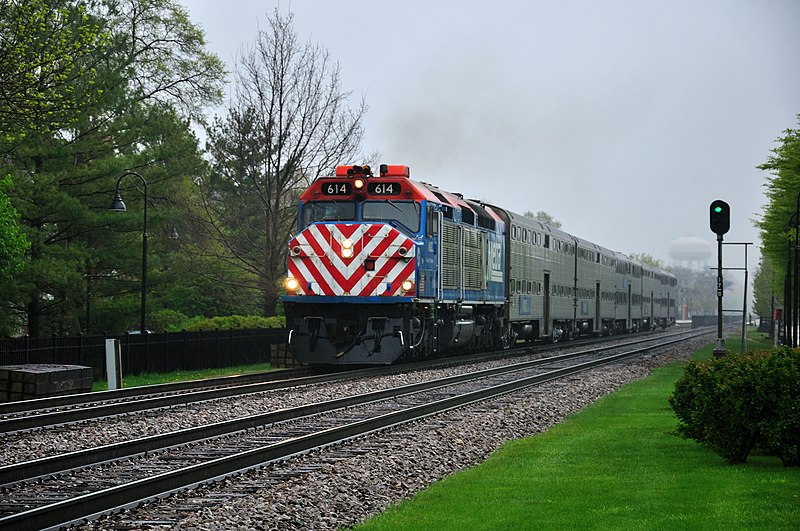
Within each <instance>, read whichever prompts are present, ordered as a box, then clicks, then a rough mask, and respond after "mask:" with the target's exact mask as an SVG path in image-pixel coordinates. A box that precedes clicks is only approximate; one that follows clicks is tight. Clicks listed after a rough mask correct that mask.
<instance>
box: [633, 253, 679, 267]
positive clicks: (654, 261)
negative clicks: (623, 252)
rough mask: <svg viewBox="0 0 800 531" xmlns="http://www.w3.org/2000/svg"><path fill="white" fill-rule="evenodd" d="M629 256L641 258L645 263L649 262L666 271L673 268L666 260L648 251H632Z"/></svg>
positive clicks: (650, 264) (636, 258)
mask: <svg viewBox="0 0 800 531" xmlns="http://www.w3.org/2000/svg"><path fill="white" fill-rule="evenodd" d="M628 257H629V258H632V259H634V260H639V261H640V262H642V263H643V264H647V265H649V266H653V267H657V268H659V269H664V270H666V271H669V270H671V269H672V268H671V267H669V266H668V265H667V264H666V263H665V262H664V260H662V259H660V258H655V257H654V256H653V255H651V254H648V253H630V254H629V255H628Z"/></svg>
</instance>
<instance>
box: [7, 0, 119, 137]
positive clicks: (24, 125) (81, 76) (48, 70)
mask: <svg viewBox="0 0 800 531" xmlns="http://www.w3.org/2000/svg"><path fill="white" fill-rule="evenodd" d="M96 6H97V4H96V3H95V2H75V1H70V0H25V1H15V0H0V131H3V134H4V136H5V140H6V142H7V143H8V142H10V143H11V144H12V145H14V144H15V143H17V142H19V141H21V140H22V139H24V138H25V136H26V135H27V134H28V133H29V132H31V131H35V132H48V131H54V130H57V129H59V128H62V127H66V126H69V125H70V124H72V123H73V122H74V121H75V119H76V118H77V116H79V114H80V113H81V111H83V110H85V109H87V108H88V107H90V106H91V105H92V104H93V103H94V102H95V101H96V100H97V98H99V97H100V96H101V95H102V88H100V87H99V86H98V85H97V83H96V75H97V69H96V68H97V66H98V64H99V63H100V62H101V61H102V60H103V57H102V50H103V49H104V47H105V46H106V44H107V34H106V33H104V32H103V31H102V29H101V22H100V20H99V19H98V18H97V17H96V15H94V14H92V10H93V9H95V8H96Z"/></svg>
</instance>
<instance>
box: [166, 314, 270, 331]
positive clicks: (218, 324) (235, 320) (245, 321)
mask: <svg viewBox="0 0 800 531" xmlns="http://www.w3.org/2000/svg"><path fill="white" fill-rule="evenodd" d="M285 326H286V317H283V316H275V317H260V316H257V315H227V316H224V317H203V316H197V317H193V318H191V319H189V320H187V321H184V322H182V323H180V324H178V325H173V326H171V327H170V328H169V331H170V332H180V331H186V332H198V331H203V330H230V329H241V328H284V327H285Z"/></svg>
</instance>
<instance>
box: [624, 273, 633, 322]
mask: <svg viewBox="0 0 800 531" xmlns="http://www.w3.org/2000/svg"><path fill="white" fill-rule="evenodd" d="M631 284H632V283H631V282H628V318H627V319H626V320H625V327H626V328H627V329H628V330H630V329H631V318H632V315H633V314H632V313H631V288H632V287H633V286H632V285H631Z"/></svg>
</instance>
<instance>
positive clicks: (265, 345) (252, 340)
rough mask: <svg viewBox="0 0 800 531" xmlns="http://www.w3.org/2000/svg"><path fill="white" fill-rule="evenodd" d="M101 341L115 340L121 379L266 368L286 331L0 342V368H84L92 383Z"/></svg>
mask: <svg viewBox="0 0 800 531" xmlns="http://www.w3.org/2000/svg"><path fill="white" fill-rule="evenodd" d="M106 339H119V340H120V346H121V351H122V374H123V376H125V375H136V374H142V373H167V372H173V371H176V370H200V369H216V368H220V367H232V366H236V365H250V364H253V363H268V362H270V358H271V354H274V353H275V352H276V351H278V350H280V351H282V352H285V345H286V329H284V328H257V329H247V330H215V331H210V332H161V333H151V334H124V335H121V336H82V335H81V336H51V337H39V338H32V337H22V338H14V339H0V365H23V364H29V363H50V364H64V365H85V366H88V367H92V369H93V371H94V379H95V380H99V379H105V375H106V355H105V340H106Z"/></svg>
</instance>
